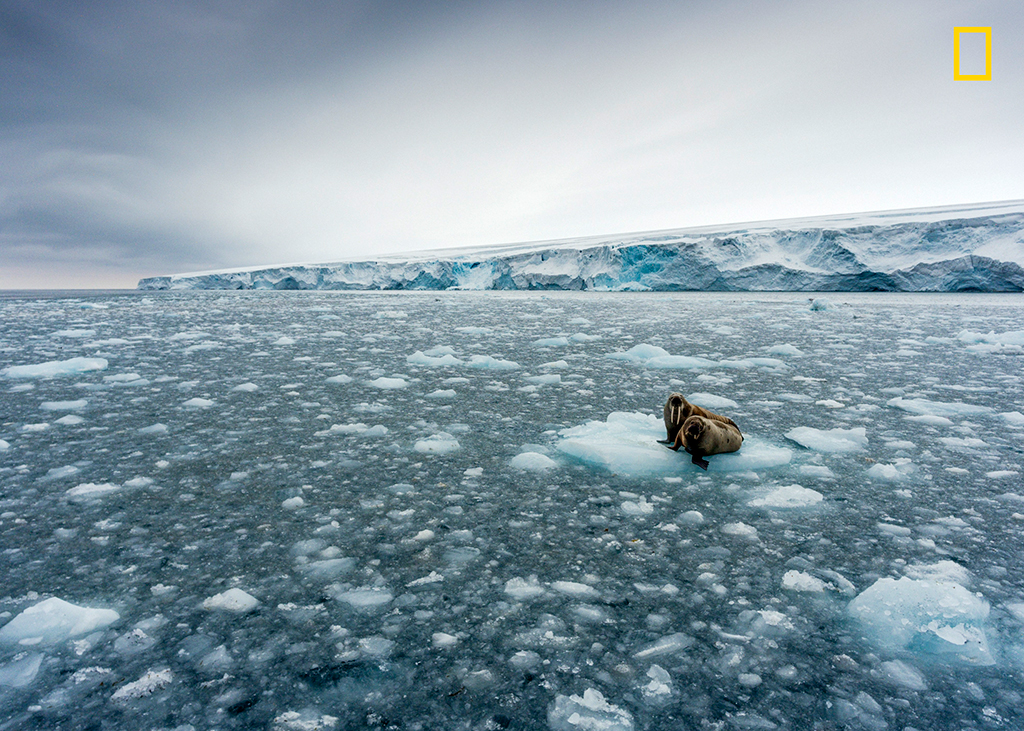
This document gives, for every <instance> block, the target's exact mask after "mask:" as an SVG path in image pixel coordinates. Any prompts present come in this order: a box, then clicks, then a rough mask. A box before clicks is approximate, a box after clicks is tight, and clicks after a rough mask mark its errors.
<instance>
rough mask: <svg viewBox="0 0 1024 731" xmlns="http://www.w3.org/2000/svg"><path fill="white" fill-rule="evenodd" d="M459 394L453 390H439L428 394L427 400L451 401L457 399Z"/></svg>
mask: <svg viewBox="0 0 1024 731" xmlns="http://www.w3.org/2000/svg"><path fill="white" fill-rule="evenodd" d="M457 395H458V394H457V393H456V392H455V389H453V388H439V389H437V390H435V391H431V392H430V393H428V394H427V396H426V398H432V399H450V398H455V397H456V396H457Z"/></svg>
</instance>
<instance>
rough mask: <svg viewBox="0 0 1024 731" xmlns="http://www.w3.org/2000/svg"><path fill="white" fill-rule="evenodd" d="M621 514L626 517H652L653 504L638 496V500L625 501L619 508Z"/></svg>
mask: <svg viewBox="0 0 1024 731" xmlns="http://www.w3.org/2000/svg"><path fill="white" fill-rule="evenodd" d="M619 507H620V508H621V510H622V512H623V513H625V514H626V515H635V516H640V515H652V514H653V513H654V503H649V502H647V498H646V497H644V496H643V495H641V496H640V499H639V500H636V501H633V500H626V501H625V502H623V503H622V505H620V506H619Z"/></svg>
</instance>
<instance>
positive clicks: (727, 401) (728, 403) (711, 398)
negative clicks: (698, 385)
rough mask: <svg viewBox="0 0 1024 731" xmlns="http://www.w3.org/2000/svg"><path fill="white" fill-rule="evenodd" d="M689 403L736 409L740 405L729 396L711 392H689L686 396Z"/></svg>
mask: <svg viewBox="0 0 1024 731" xmlns="http://www.w3.org/2000/svg"><path fill="white" fill-rule="evenodd" d="M686 400H687V401H689V402H690V403H691V404H697V405H699V406H702V407H704V408H705V409H738V408H739V407H740V405H739V404H738V403H736V402H735V401H733V400H732V399H731V398H726V397H725V396H716V395H715V394H713V393H703V392H699V393H691V394H690V395H689V396H687V397H686Z"/></svg>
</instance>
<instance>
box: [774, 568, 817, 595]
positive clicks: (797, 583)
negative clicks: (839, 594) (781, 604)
mask: <svg viewBox="0 0 1024 731" xmlns="http://www.w3.org/2000/svg"><path fill="white" fill-rule="evenodd" d="M782 588H783V589H790V590H791V591H804V592H809V593H814V594H820V593H822V592H824V591H825V582H824V581H822V580H821V579H819V578H817V577H815V576H811V575H810V574H807V573H804V572H803V571H797V570H795V569H791V570H789V571H787V572H786V573H785V574H783V575H782Z"/></svg>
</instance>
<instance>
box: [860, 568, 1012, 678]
mask: <svg viewBox="0 0 1024 731" xmlns="http://www.w3.org/2000/svg"><path fill="white" fill-rule="evenodd" d="M847 613H848V614H849V615H850V616H851V617H852V618H853V619H855V620H856V621H857V622H858V623H859V626H860V628H861V631H862V632H863V633H864V636H865V638H866V639H867V640H868V641H869V642H871V643H872V644H874V645H875V646H877V647H879V648H881V649H883V650H885V651H887V652H902V651H911V652H916V653H920V654H922V655H931V656H939V657H941V658H943V659H946V660H956V661H961V662H965V663H969V664H974V665H992V664H994V662H995V660H994V659H993V656H992V652H991V650H990V647H989V640H988V636H987V633H986V626H985V623H986V620H987V619H988V615H989V604H988V602H987V601H985V600H984V599H983V598H982V597H981V596H979V595H977V594H974V593H972V592H970V591H968V590H967V589H965V588H964V587H963V586H962V585H961V584H959V583H956V582H954V581H932V580H927V579H910V578H901V579H890V578H884V579H879V580H878V581H876V582H875V583H874V584H872V585H871V586H870V587H868V588H867V589H865V590H864V591H863V592H861V593H860V594H859V595H858V596H857V598H855V599H854V600H853V601H851V602H850V604H849V606H848V607H847Z"/></svg>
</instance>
